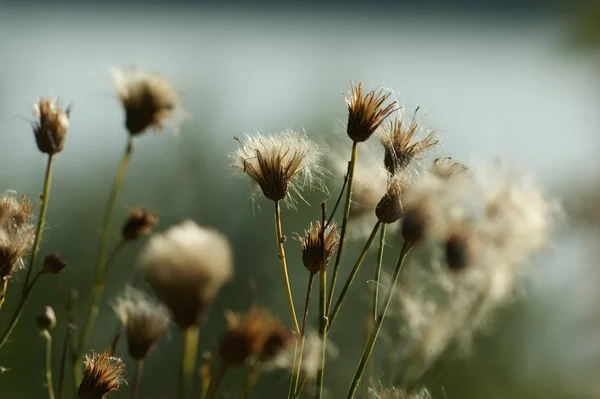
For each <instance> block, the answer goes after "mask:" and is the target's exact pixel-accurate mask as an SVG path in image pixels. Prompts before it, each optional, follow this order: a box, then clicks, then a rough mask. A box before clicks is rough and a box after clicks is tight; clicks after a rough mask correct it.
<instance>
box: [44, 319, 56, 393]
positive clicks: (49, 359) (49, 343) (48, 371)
mask: <svg viewBox="0 0 600 399" xmlns="http://www.w3.org/2000/svg"><path fill="white" fill-rule="evenodd" d="M42 338H44V341H45V343H46V356H45V375H46V389H47V390H48V398H49V399H54V387H53V386H52V335H50V332H49V331H47V330H44V331H42Z"/></svg>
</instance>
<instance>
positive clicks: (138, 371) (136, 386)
mask: <svg viewBox="0 0 600 399" xmlns="http://www.w3.org/2000/svg"><path fill="white" fill-rule="evenodd" d="M143 368H144V359H138V360H137V361H136V362H135V375H134V376H133V385H132V386H131V396H130V398H131V399H135V398H137V395H138V392H139V391H140V385H141V383H142V370H143Z"/></svg>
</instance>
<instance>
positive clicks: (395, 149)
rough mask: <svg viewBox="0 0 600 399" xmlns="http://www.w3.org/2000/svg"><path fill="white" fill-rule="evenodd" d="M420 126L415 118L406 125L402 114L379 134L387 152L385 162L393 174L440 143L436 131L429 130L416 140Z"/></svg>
mask: <svg viewBox="0 0 600 399" xmlns="http://www.w3.org/2000/svg"><path fill="white" fill-rule="evenodd" d="M417 110H418V108H417ZM415 114H416V111H415ZM419 127H420V125H419V123H418V122H417V121H416V119H415V118H413V120H412V121H411V123H410V125H408V126H405V124H403V118H402V116H400V117H398V118H396V119H394V120H393V121H392V122H390V123H389V124H388V125H386V126H385V127H384V128H382V131H381V133H380V134H378V136H379V140H380V141H381V144H382V145H383V149H384V153H385V156H384V159H383V163H384V165H385V168H386V169H387V171H388V172H390V173H391V174H395V173H396V172H399V171H401V170H403V169H405V168H406V167H407V166H408V165H409V164H410V163H411V161H412V160H413V159H415V158H416V157H417V156H418V155H419V154H421V153H422V152H424V151H425V150H427V149H429V148H431V147H433V146H435V145H436V144H437V143H438V140H437V139H435V131H430V132H428V133H427V134H426V135H425V137H424V138H423V139H422V140H416V139H415V136H416V135H417V133H418V131H419Z"/></svg>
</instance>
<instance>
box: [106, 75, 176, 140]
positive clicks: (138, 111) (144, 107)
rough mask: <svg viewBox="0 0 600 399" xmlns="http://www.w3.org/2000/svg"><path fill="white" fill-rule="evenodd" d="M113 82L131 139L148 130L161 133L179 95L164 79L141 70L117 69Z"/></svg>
mask: <svg viewBox="0 0 600 399" xmlns="http://www.w3.org/2000/svg"><path fill="white" fill-rule="evenodd" d="M113 82H114V85H115V88H116V90H117V93H118V95H119V98H120V100H121V103H122V104H123V108H125V125H126V127H127V130H128V131H129V134H131V135H132V136H135V135H138V134H142V133H144V132H145V131H146V130H147V129H148V128H154V129H155V130H158V131H160V130H162V128H163V123H164V121H165V120H166V119H168V118H169V117H170V116H171V115H172V114H173V112H174V111H175V109H176V107H177V103H178V101H179V96H178V94H177V91H176V90H175V89H174V88H173V86H172V85H171V83H170V82H169V81H168V80H167V79H165V78H164V77H162V76H160V75H157V74H155V73H151V72H148V71H144V70H142V69H135V68H131V69H122V70H121V69H115V70H113Z"/></svg>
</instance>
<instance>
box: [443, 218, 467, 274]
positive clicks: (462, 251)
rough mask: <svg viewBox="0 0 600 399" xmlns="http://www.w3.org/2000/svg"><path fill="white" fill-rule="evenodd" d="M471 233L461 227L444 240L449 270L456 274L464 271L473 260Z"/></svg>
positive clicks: (452, 231)
mask: <svg viewBox="0 0 600 399" xmlns="http://www.w3.org/2000/svg"><path fill="white" fill-rule="evenodd" d="M471 241H472V239H471V236H470V232H469V231H468V230H467V228H466V227H464V226H461V227H458V228H454V229H452V230H451V231H450V233H449V234H448V235H447V237H446V238H445V240H444V254H445V257H446V263H447V265H448V268H449V269H450V270H452V271H455V272H460V271H461V270H464V269H465V268H466V267H467V266H469V264H470V263H471V261H472V260H473V244H472V242H471Z"/></svg>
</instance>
